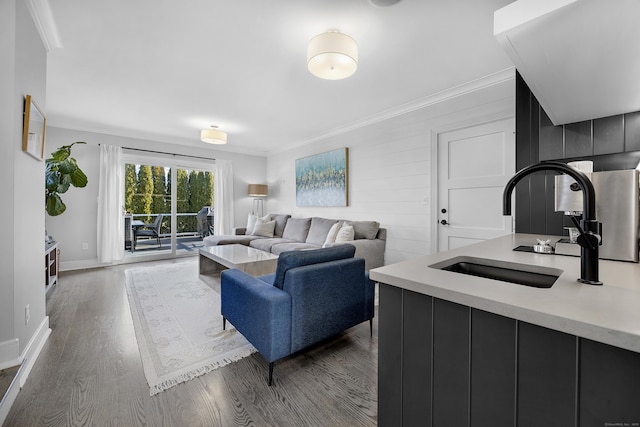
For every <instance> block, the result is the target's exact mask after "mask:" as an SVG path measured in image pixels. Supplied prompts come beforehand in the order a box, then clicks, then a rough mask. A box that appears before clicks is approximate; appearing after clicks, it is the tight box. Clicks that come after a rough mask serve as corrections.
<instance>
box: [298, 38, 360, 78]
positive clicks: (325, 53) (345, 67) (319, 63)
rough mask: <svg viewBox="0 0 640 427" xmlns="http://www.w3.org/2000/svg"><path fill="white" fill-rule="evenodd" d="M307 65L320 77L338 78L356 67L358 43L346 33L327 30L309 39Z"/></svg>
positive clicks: (345, 75) (351, 72) (346, 75)
mask: <svg viewBox="0 0 640 427" xmlns="http://www.w3.org/2000/svg"><path fill="white" fill-rule="evenodd" d="M307 67H308V68H309V71H310V72H311V74H313V75H314V76H316V77H320V78H321V79H327V80H340V79H344V78H347V77H349V76H350V75H352V74H353V73H355V72H356V69H357V68H358V45H357V44H356V41H355V40H354V39H352V38H351V37H349V36H348V35H346V34H342V33H340V32H338V31H328V32H326V33H323V34H319V35H317V36H315V37H314V38H312V39H311V40H310V41H309V46H308V47H307Z"/></svg>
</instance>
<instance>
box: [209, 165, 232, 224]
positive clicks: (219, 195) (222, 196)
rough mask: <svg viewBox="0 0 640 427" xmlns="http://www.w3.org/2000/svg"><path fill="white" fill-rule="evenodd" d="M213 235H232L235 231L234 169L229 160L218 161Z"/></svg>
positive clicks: (215, 178)
mask: <svg viewBox="0 0 640 427" xmlns="http://www.w3.org/2000/svg"><path fill="white" fill-rule="evenodd" d="M213 191H214V204H215V206H214V221H213V222H214V225H213V231H214V233H213V234H216V235H223V234H231V233H232V231H233V222H234V220H233V215H234V214H233V167H232V165H231V162H230V161H229V160H218V159H216V168H215V177H214V190H213Z"/></svg>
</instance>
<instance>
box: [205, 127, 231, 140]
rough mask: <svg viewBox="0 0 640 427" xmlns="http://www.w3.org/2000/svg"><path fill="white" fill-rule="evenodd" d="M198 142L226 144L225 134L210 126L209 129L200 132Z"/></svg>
mask: <svg viewBox="0 0 640 427" xmlns="http://www.w3.org/2000/svg"><path fill="white" fill-rule="evenodd" d="M200 140H201V141H202V142H206V143H208V144H226V143H227V134H226V132H223V131H221V130H218V126H211V129H202V130H201V131H200Z"/></svg>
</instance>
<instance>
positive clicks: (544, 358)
mask: <svg viewBox="0 0 640 427" xmlns="http://www.w3.org/2000/svg"><path fill="white" fill-rule="evenodd" d="M536 239H550V240H551V241H552V242H555V241H556V240H558V239H559V237H553V236H540V235H527V234H512V235H508V236H504V237H501V238H497V239H493V240H489V241H486V242H482V243H478V244H475V245H471V246H466V247H463V248H459V249H456V250H452V251H448V252H442V253H438V254H434V255H430V256H425V257H419V258H415V259H412V260H408V261H405V262H401V263H397V264H393V265H388V266H385V267H381V268H377V269H373V270H371V272H370V274H371V278H372V279H373V280H375V281H377V282H379V283H380V307H379V363H378V377H379V381H378V394H379V399H378V422H379V425H380V426H390V425H393V426H397V425H406V426H409V425H421V426H434V427H439V426H470V425H473V426H485V425H486V426H501V425H508V426H519V427H522V426H605V425H607V423H609V425H640V266H639V265H638V264H636V263H627V262H616V261H605V260H600V280H601V281H602V282H603V283H604V285H603V286H590V285H584V284H580V283H578V282H577V280H576V279H577V278H578V277H579V275H580V259H579V258H576V257H568V256H562V255H548V254H538V253H531V252H521V251H513V248H516V247H519V246H531V245H533V244H535V243H536ZM460 256H463V257H476V258H482V259H488V260H493V261H498V262H509V263H517V264H521V265H527V266H533V268H542V269H549V270H553V271H556V272H557V273H558V274H559V277H558V279H557V280H556V281H555V283H554V284H553V286H552V287H551V288H548V289H543V288H535V287H529V286H523V285H518V284H514V283H507V282H502V281H498V280H492V279H485V278H481V277H475V276H469V275H465V274H461V273H456V272H451V271H445V270H440V269H436V268H431V267H429V266H431V265H434V264H439V263H442V262H443V261H445V260H448V259H451V258H455V257H460ZM616 423H619V424H616ZM625 423H626V424H625ZM634 423H635V424H634Z"/></svg>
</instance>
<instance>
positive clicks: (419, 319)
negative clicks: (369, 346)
mask: <svg viewBox="0 0 640 427" xmlns="http://www.w3.org/2000/svg"><path fill="white" fill-rule="evenodd" d="M403 301H404V304H403V307H404V316H403V318H404V319H403V322H404V328H403V330H404V339H403V341H404V342H403V348H404V351H403V352H402V369H403V372H402V396H403V400H402V414H403V419H402V421H403V425H405V426H423V427H429V426H431V351H432V348H433V345H432V330H433V328H432V313H433V310H432V304H433V298H431V297H429V296H426V295H422V294H418V293H415V292H411V291H406V290H405V291H404V298H403Z"/></svg>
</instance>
